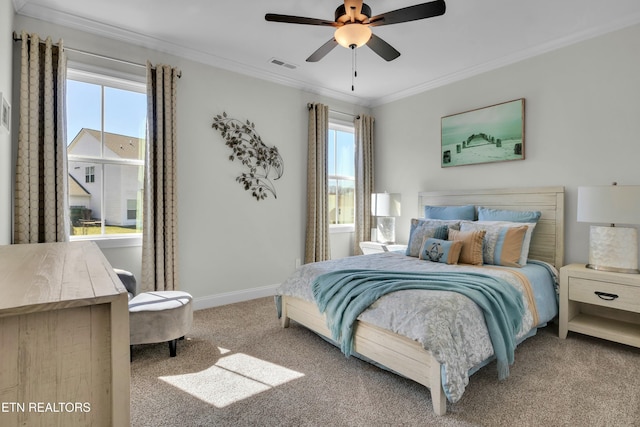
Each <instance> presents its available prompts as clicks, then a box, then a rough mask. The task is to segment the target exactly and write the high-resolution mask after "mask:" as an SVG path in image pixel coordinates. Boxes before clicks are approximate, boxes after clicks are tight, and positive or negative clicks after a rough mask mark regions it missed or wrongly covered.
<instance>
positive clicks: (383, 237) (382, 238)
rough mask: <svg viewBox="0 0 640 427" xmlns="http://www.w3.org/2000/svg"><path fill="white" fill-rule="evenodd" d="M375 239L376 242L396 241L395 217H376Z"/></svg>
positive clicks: (387, 242)
mask: <svg viewBox="0 0 640 427" xmlns="http://www.w3.org/2000/svg"><path fill="white" fill-rule="evenodd" d="M377 226H378V227H377V237H378V238H377V240H378V243H386V244H389V243H395V241H396V219H395V217H392V216H379V217H378V218H377Z"/></svg>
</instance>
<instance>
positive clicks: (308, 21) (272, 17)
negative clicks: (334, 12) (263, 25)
mask: <svg viewBox="0 0 640 427" xmlns="http://www.w3.org/2000/svg"><path fill="white" fill-rule="evenodd" d="M264 19H266V20H267V21H270V22H284V23H286V24H305V25H322V26H325V27H337V26H338V25H339V24H337V23H336V22H334V21H327V20H325V19H316V18H305V17H303V16H291V15H278V14H277V13H267V14H266V15H265V16H264Z"/></svg>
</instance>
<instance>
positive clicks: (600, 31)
mask: <svg viewBox="0 0 640 427" xmlns="http://www.w3.org/2000/svg"><path fill="white" fill-rule="evenodd" d="M638 23H640V14H638V15H630V16H627V17H625V19H622V20H620V21H617V22H615V23H613V24H609V25H601V26H599V27H594V28H591V29H589V30H588V31H582V32H580V33H575V34H572V35H570V36H567V37H563V38H559V39H554V40H552V41H550V42H547V43H544V44H540V45H537V46H533V47H531V48H530V49H525V50H521V51H519V52H515V53H513V54H511V55H507V56H503V57H501V58H498V59H495V60H493V61H488V62H485V63H483V64H480V65H477V66H474V67H469V68H467V69H464V70H461V71H458V72H455V73H451V74H448V75H446V76H444V77H441V78H438V79H433V80H430V81H428V82H425V83H423V84H420V85H417V86H414V87H412V88H409V89H406V90H403V91H399V92H396V93H394V94H392V95H389V96H383V97H379V98H376V99H375V100H373V102H372V105H371V106H372V107H378V106H380V105H384V104H388V103H390V102H393V101H398V100H400V99H403V98H408V97H410V96H413V95H417V94H419V93H422V92H426V91H429V90H432V89H436V88H438V87H441V86H446V85H448V84H451V83H455V82H458V81H461V80H465V79H468V78H471V77H474V76H477V75H480V74H483V73H486V72H489V71H493V70H497V69H499V68H502V67H505V66H507V65H511V64H515V63H517V62H521V61H524V60H526V59H529V58H533V57H536V56H539V55H542V54H545V53H548V52H552V51H554V50H558V49H561V48H563V47H567V46H570V45H573V44H576V43H579V42H582V41H586V40H589V39H592V38H595V37H598V36H602V35H605V34H607V33H611V32H613V31H617V30H622V29H624V28H627V27H630V26H633V25H636V24H638Z"/></svg>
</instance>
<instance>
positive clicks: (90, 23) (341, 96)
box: [13, 0, 640, 108]
mask: <svg viewBox="0 0 640 427" xmlns="http://www.w3.org/2000/svg"><path fill="white" fill-rule="evenodd" d="M13 5H14V9H15V10H16V13H17V14H19V15H23V16H27V17H30V18H35V19H39V20H42V21H45V22H50V23H53V24H57V25H62V26H65V27H69V28H73V29H76V30H80V31H84V32H86V33H90V34H94V35H98V36H101V37H104V38H107V39H112V40H117V41H120V42H124V43H127V44H132V45H136V46H141V47H144V48H148V49H152V50H155V51H158V52H163V53H167V54H170V55H174V56H177V57H180V58H184V59H188V60H191V61H195V62H199V63H202V64H206V65H210V66H213V67H217V68H220V69H224V70H227V71H232V72H235V73H239V74H243V75H246V76H249V77H254V78H258V79H261V80H266V81H269V82H272V83H276V84H280V85H283V86H288V87H292V88H296V89H300V90H303V91H306V92H310V93H314V94H318V95H322V96H327V97H330V98H333V99H336V100H340V101H344V102H348V103H351V104H354V105H359V106H363V107H367V108H371V107H377V106H380V105H383V104H387V103H390V102H393V101H397V100H400V99H403V98H407V97H410V96H413V95H417V94H419V93H422V92H426V91H429V90H432V89H435V88H438V87H441V86H446V85H448V84H451V83H455V82H458V81H461V80H464V79H468V78H470V77H474V76H477V75H479V74H483V73H486V72H488V71H492V70H496V69H499V68H502V67H505V66H507V65H511V64H514V63H517V62H520V61H523V60H525V59H529V58H532V57H535V56H538V55H542V54H544V53H547V52H551V51H554V50H557V49H560V48H563V47H566V46H569V45H572V44H575V43H579V42H581V41H584V40H588V39H591V38H594V37H597V36H601V35H604V34H606V33H609V32H613V31H616V30H620V29H623V28H626V27H629V26H632V25H635V24H638V23H640V14H637V15H630V16H626V17H625V18H624V19H621V20H619V21H616V22H614V23H610V24H606V25H601V26H598V27H593V28H591V29H589V30H586V31H582V32H580V33H576V34H572V35H570V36H567V37H563V38H559V39H555V40H552V41H550V42H548V43H545V44H541V45H537V46H534V47H532V48H530V49H525V50H522V51H518V52H515V53H513V54H510V55H507V56H503V57H501V58H497V59H495V60H492V61H488V62H485V63H483V64H479V65H477V66H473V67H469V68H467V69H464V70H460V71H458V72H455V73H451V74H448V75H445V76H443V77H440V78H436V79H433V80H430V81H427V82H424V83H422V84H420V85H417V86H414V87H411V88H408V89H405V90H402V91H398V92H395V93H393V94H391V95H388V96H382V97H378V98H363V97H358V96H355V95H349V94H345V93H343V92H339V91H335V90H333V89H329V88H325V87H321V86H317V85H311V84H309V83H306V82H304V81H302V80H297V79H293V78H289V77H285V76H282V75H278V74H275V73H271V72H268V71H265V70H262V69H259V68H257V67H253V66H249V65H246V64H242V63H239V62H236V61H232V60H229V59H227V58H223V57H220V56H217V55H214V54H210V53H205V52H201V51H199V50H196V49H191V48H188V47H184V46H180V45H177V44H175V43H171V42H167V41H164V40H160V39H157V38H154V37H150V36H147V35H145V34H141V33H137V32H134V31H130V30H126V29H123V28H119V27H116V26H112V25H107V24H104V23H101V22H98V21H94V20H90V19H86V18H82V17H79V16H76V15H73V14H70V13H65V12H60V11H57V10H53V9H50V8H46V7H44V6H40V5H37V4H33V3H29V0H13ZM96 53H97V52H96Z"/></svg>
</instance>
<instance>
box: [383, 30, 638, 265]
mask: <svg viewBox="0 0 640 427" xmlns="http://www.w3.org/2000/svg"><path fill="white" fill-rule="evenodd" d="M638 52H640V26H639V25H636V26H633V27H630V28H627V29H624V30H621V31H617V32H615V33H611V34H608V35H605V36H601V37H598V38H595V39H591V40H587V41H584V42H581V43H579V44H576V45H573V46H569V47H565V48H563V49H560V50H557V51H554V52H551V53H547V54H544V55H540V56H537V57H535V58H530V59H528V60H525V61H522V62H520V63H517V64H513V65H510V66H506V67H504V68H501V69H498V70H495V71H491V72H488V73H485V74H482V75H479V76H476V77H473V78H469V79H466V80H463V81H460V82H456V83H453V84H450V85H448V86H444V87H440V88H437V89H434V90H430V91H428V92H424V93H421V94H418V95H415V96H412V97H410V98H405V99H402V100H399V101H396V102H392V103H388V104H386V105H382V106H379V107H376V108H374V112H373V114H374V116H375V117H376V129H375V131H376V152H375V155H376V190H378V191H381V190H387V191H389V192H401V193H402V201H403V203H402V214H403V216H402V218H400V219H399V221H398V222H397V232H398V240H399V241H405V242H406V240H407V238H408V233H409V220H410V218H412V217H415V216H417V215H418V212H417V210H418V209H417V193H418V192H419V191H425V190H441V189H442V190H445V189H462V188H502V187H525V186H526V187H530V186H547V185H561V186H564V187H565V190H566V195H565V212H566V227H565V263H570V262H586V261H587V259H588V241H589V237H588V234H589V224H584V223H577V222H576V203H577V187H578V186H581V185H607V184H610V183H611V182H613V181H617V182H618V183H619V184H628V185H631V184H634V185H640V171H639V168H638V161H639V160H640V141H639V139H638V136H639V135H640V54H638ZM517 98H525V100H526V101H525V103H526V106H525V110H526V119H525V122H526V129H525V139H526V142H525V144H526V146H525V147H526V159H525V160H524V161H514V162H505V163H492V164H484V165H473V166H460V167H453V168H447V169H442V168H441V167H440V119H441V117H443V116H446V115H449V114H455V113H458V112H463V111H467V110H471V109H475V108H480V107H484V106H488V105H492V104H496V103H499V102H504V101H509V100H513V99H517Z"/></svg>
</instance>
